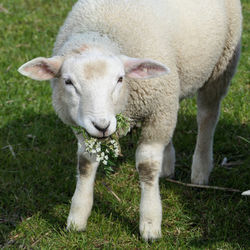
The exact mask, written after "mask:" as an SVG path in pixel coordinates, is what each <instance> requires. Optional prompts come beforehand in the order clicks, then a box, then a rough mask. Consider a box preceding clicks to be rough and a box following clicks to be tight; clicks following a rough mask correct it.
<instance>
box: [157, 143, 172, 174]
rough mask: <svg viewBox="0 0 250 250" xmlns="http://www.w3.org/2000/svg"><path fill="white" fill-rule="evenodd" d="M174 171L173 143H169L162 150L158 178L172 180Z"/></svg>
mask: <svg viewBox="0 0 250 250" xmlns="http://www.w3.org/2000/svg"><path fill="white" fill-rule="evenodd" d="M174 170H175V149H174V146H173V142H172V141H170V142H169V144H168V145H167V146H166V147H165V149H164V153H163V162H162V167H161V173H160V177H168V178H174Z"/></svg>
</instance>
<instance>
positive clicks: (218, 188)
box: [165, 178, 242, 193]
mask: <svg viewBox="0 0 250 250" xmlns="http://www.w3.org/2000/svg"><path fill="white" fill-rule="evenodd" d="M165 180H166V181H168V182H172V183H176V184H180V185H182V186H186V187H195V188H205V189H215V190H222V191H226V192H236V193H241V192H242V191H240V190H238V189H233V188H224V187H216V186H208V185H197V184H191V183H184V182H181V181H176V180H172V179H168V178H166V179H165Z"/></svg>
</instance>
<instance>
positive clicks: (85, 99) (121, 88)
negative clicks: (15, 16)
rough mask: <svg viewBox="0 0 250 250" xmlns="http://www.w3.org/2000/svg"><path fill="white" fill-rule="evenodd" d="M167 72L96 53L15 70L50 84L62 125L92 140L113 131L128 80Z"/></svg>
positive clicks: (138, 61)
mask: <svg viewBox="0 0 250 250" xmlns="http://www.w3.org/2000/svg"><path fill="white" fill-rule="evenodd" d="M168 71H169V70H168V68H166V67H165V66H164V65H162V64H161V63H158V62H156V61H153V60H150V59H136V58H130V57H127V56H123V55H120V56H110V55H104V54H101V53H97V52H94V53H93V52H86V53H82V54H81V53H80V54H72V55H70V56H65V57H61V56H55V57H52V58H43V57H38V58H35V59H33V60H31V61H29V62H27V63H25V64H24V65H22V66H21V67H20V68H19V72H20V73H21V74H23V75H25V76H28V77H30V78H32V79H35V80H52V89H53V106H54V108H55V110H56V112H57V114H58V115H59V117H60V118H61V119H62V121H63V122H65V123H66V124H68V125H71V126H81V127H83V128H84V129H85V130H86V131H87V132H88V133H89V134H90V135H92V136H95V137H106V136H109V135H111V134H112V133H114V132H115V131H116V118H115V116H116V114H118V113H120V112H122V110H123V109H124V108H125V106H126V103H127V96H128V95H127V93H128V86H127V79H128V78H137V79H140V78H141V79H145V78H152V77H157V76H160V75H163V74H166V73H168Z"/></svg>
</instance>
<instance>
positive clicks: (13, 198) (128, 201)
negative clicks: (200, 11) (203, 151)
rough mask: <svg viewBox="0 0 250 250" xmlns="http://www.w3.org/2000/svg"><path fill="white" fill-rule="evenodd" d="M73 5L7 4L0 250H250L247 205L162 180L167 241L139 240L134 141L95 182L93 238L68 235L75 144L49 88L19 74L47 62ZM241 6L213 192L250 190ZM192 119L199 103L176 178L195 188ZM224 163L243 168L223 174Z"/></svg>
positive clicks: (249, 66)
mask: <svg viewBox="0 0 250 250" xmlns="http://www.w3.org/2000/svg"><path fill="white" fill-rule="evenodd" d="M74 2H75V1H73V0H67V1H60V0H54V1H53V4H52V3H51V1H49V0H36V1H34V0H16V1H9V0H2V1H1V4H0V34H1V38H0V55H1V57H0V83H1V84H0V110H1V112H0V176H1V179H0V246H1V247H2V248H3V249H17V248H24V249H31V248H32V249H80V248H104V249H109V248H128V249H144V248H145V249H146V248H152V249H176V248H179V249H185V248H192V249H247V248H248V249H249V248H250V241H249V239H250V238H249V232H250V202H249V197H242V196H240V195H239V194H238V193H227V192H223V191H214V190H198V189H194V188H187V187H183V186H179V185H176V184H172V183H168V182H166V181H164V180H162V181H161V183H160V186H161V197H162V205H163V211H164V212H163V222H162V233H163V237H162V239H160V240H158V241H156V242H153V243H152V244H148V243H145V242H143V241H142V240H141V239H140V236H139V231H138V219H139V211H138V210H139V200H140V188H139V182H138V175H137V173H136V171H135V168H134V152H135V148H136V140H137V137H138V134H137V133H136V131H133V132H132V133H131V134H130V135H129V136H128V137H126V138H124V139H123V140H122V148H123V153H124V155H125V156H126V157H124V158H123V159H121V160H120V161H119V163H118V164H117V167H116V168H115V173H114V174H112V175H111V176H110V177H109V178H107V177H105V176H103V175H102V173H98V175H97V180H96V185H95V203H94V207H93V211H92V214H91V216H90V218H89V222H88V228H87V231H86V232H82V233H77V232H71V233H69V232H67V231H66V230H65V223H66V218H67V215H68V212H69V208H70V200H71V197H72V194H73V192H74V188H75V166H76V140H75V138H74V136H73V134H72V132H71V130H70V129H69V128H68V127H66V126H65V125H63V124H62V122H61V121H60V120H59V119H58V118H57V116H56V115H55V113H54V111H53V109H52V106H51V98H50V95H51V90H50V86H49V84H48V83H47V82H40V83H39V82H35V81H32V80H29V79H27V78H25V77H22V76H21V75H19V74H18V73H17V68H18V67H19V66H20V65H22V64H23V63H24V62H26V61H28V60H30V59H32V58H34V57H37V56H50V54H51V50H52V47H53V43H54V40H55V36H56V34H57V31H58V28H59V27H60V25H61V24H62V22H63V20H64V18H65V16H66V14H67V12H68V11H69V10H70V8H71V6H72V4H73V3H74ZM242 3H243V13H244V32H243V47H242V56H241V62H240V65H239V69H238V73H237V75H236V77H235V78H234V80H233V84H232V86H231V88H230V91H229V94H228V96H227V97H226V98H225V100H224V101H223V106H222V113H221V118H220V122H219V124H218V126H217V130H216V135H215V146H214V158H215V168H214V170H213V173H212V175H211V178H210V184H211V185H216V186H224V187H231V188H236V189H240V190H242V191H244V190H247V189H249V188H250V181H249V180H250V152H249V147H250V145H249V141H250V138H249V135H250V125H249V124H250V123H249V118H250V107H249V103H250V95H249V87H250V71H249V70H250V43H249V41H250V2H249V1H248V0H243V1H242ZM195 115H196V103H195V99H189V100H185V101H183V103H182V107H181V110H180V113H179V123H178V127H177V129H176V133H175V137H174V143H175V147H176V153H177V167H176V178H177V179H178V180H181V181H184V182H189V181H190V165H191V158H192V153H193V150H194V145H195V137H196V120H195ZM224 157H227V158H228V161H230V162H239V164H237V165H233V166H231V167H227V168H226V167H222V166H221V165H220V163H221V161H222V160H223V158H224ZM104 183H105V184H106V186H108V188H107V187H106V186H105V185H104ZM110 189H111V190H113V192H115V193H116V194H117V195H118V196H119V198H120V200H121V201H120V202H119V201H118V200H117V199H116V198H115V197H114V196H113V195H112V193H111V192H110Z"/></svg>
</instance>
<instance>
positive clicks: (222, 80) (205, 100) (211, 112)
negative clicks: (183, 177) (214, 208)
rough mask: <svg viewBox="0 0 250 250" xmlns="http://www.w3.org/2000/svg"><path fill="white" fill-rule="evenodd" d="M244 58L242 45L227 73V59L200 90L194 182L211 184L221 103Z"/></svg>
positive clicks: (236, 49) (237, 48) (193, 170)
mask: <svg viewBox="0 0 250 250" xmlns="http://www.w3.org/2000/svg"><path fill="white" fill-rule="evenodd" d="M239 55H240V42H239V44H238V46H237V47H236V48H235V51H234V54H233V57H232V58H231V61H229V62H228V65H227V68H226V69H225V70H224V71H223V68H222V69H220V66H221V65H222V66H223V63H224V58H222V59H221V64H218V67H217V68H216V69H215V71H214V73H213V75H212V77H211V79H210V80H209V81H208V82H207V83H206V84H205V85H204V86H203V87H202V88H201V89H200V90H199V91H198V96H197V106H198V112H197V122H198V136H197V142H196V147H195V152H194V155H193V163H192V174H191V182H192V183H195V184H201V185H204V184H207V183H208V180H209V175H210V173H211V171H212V168H213V137H214V131H215V127H216V124H217V121H218V118H219V114H220V104H221V101H222V98H223V97H224V96H225V95H226V93H227V89H228V86H229V84H230V81H231V79H232V77H233V75H234V73H235V69H236V67H237V63H238V60H239Z"/></svg>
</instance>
